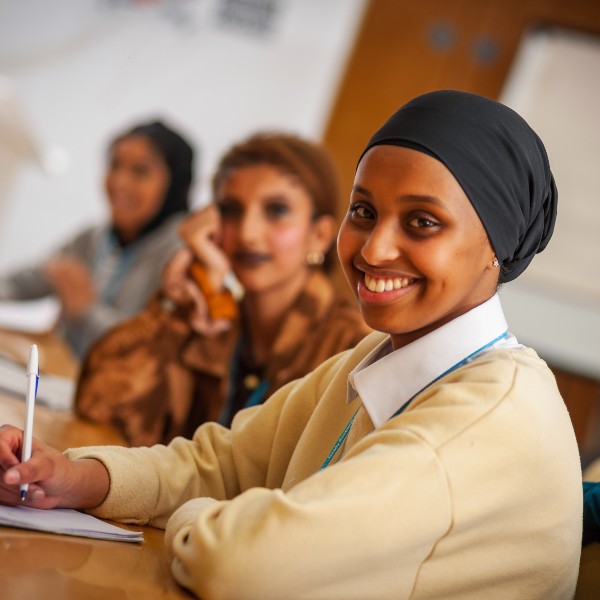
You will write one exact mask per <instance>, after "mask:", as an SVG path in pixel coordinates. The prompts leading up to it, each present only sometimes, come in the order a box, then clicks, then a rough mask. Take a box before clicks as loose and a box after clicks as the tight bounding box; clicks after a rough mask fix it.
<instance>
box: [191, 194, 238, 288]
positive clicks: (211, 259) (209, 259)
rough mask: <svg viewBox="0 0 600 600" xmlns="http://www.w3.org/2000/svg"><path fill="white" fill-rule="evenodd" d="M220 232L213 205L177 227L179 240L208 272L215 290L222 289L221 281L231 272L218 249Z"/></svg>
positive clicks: (217, 213)
mask: <svg viewBox="0 0 600 600" xmlns="http://www.w3.org/2000/svg"><path fill="white" fill-rule="evenodd" d="M220 232H221V217H220V215H219V211H218V210H217V207H216V206H215V205H214V204H209V205H208V206H207V207H206V208H203V209H202V210H198V211H196V212H194V213H192V214H191V215H190V216H189V217H187V218H186V219H185V220H184V221H183V223H182V224H181V225H180V227H179V235H180V237H181V239H182V240H183V241H184V242H185V244H186V245H187V247H188V248H189V249H190V250H191V251H192V253H193V255H194V258H195V259H196V260H197V261H198V262H199V263H200V264H201V265H202V266H203V267H204V268H205V269H206V270H207V271H208V275H209V278H210V282H211V285H212V287H213V289H215V290H221V289H222V288H223V280H224V279H225V276H226V275H227V273H229V271H231V264H230V263H229V260H228V258H227V256H226V255H225V253H224V252H223V250H222V249H221V248H220V247H219V239H220Z"/></svg>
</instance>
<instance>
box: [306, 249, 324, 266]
mask: <svg viewBox="0 0 600 600" xmlns="http://www.w3.org/2000/svg"><path fill="white" fill-rule="evenodd" d="M324 261H325V255H324V254H323V253H322V252H309V253H308V254H307V255H306V264H307V265H310V266H311V267H318V266H319V265H322V264H323V262H324Z"/></svg>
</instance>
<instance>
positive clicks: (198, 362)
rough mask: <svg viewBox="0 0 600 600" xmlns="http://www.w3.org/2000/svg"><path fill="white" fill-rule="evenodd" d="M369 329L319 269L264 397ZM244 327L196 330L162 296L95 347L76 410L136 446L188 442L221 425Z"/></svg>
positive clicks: (284, 330) (280, 339) (273, 355)
mask: <svg viewBox="0 0 600 600" xmlns="http://www.w3.org/2000/svg"><path fill="white" fill-rule="evenodd" d="M369 331H370V329H369V328H368V327H367V326H366V325H365V323H364V321H363V320H362V318H361V316H360V312H359V311H358V309H357V308H356V306H355V305H354V303H353V302H352V301H349V300H347V299H345V298H342V297H341V296H339V295H338V294H337V293H336V292H335V289H334V287H333V284H332V282H331V281H330V280H329V279H328V278H327V277H326V276H325V275H324V274H323V273H321V272H319V271H315V272H313V273H312V274H311V276H310V277H309V279H308V281H307V285H306V288H305V289H304V291H303V292H302V293H301V294H300V295H299V297H298V298H297V300H296V302H295V304H294V305H293V307H292V308H291V309H290V311H289V312H288V314H287V315H286V318H285V320H284V322H283V324H282V326H281V328H280V330H279V333H278V335H277V337H276V339H275V342H274V344H273V346H272V348H271V352H270V356H269V360H268V362H267V366H266V372H265V374H264V380H266V381H268V382H269V388H268V392H267V394H268V395H270V394H272V393H273V392H274V391H275V390H277V389H278V388H280V387H281V386H282V385H284V384H285V383H288V382H289V381H292V380H294V379H297V378H299V377H302V376H304V375H305V374H306V373H308V372H310V371H312V370H313V369H314V368H316V367H317V366H318V365H319V364H321V363H322V362H323V361H324V360H325V359H327V358H329V357H330V356H333V355H334V354H337V353H338V352H341V351H342V350H346V349H348V348H352V347H353V346H354V345H355V344H356V343H358V341H360V340H361V339H362V338H363V337H364V336H365V335H366V334H367V333H368V332H369ZM240 336H241V323H239V322H236V324H235V326H234V327H233V328H232V329H231V330H229V331H227V332H225V333H222V334H220V335H218V336H215V337H206V336H201V335H198V334H197V333H195V332H194V331H193V330H192V329H191V328H190V326H189V325H188V323H187V320H186V316H185V314H184V313H181V312H174V313H173V312H169V311H168V310H166V309H165V307H164V303H163V302H162V301H161V298H160V296H157V297H155V298H153V299H152V300H151V301H150V303H149V304H148V306H147V307H146V309H144V310H143V311H142V312H141V313H139V314H138V315H137V316H135V317H133V318H131V319H129V320H128V321H126V322H124V323H122V324H120V325H117V326H116V327H115V328H114V329H112V330H110V331H109V332H108V333H107V334H106V335H105V336H104V337H102V338H101V339H100V340H99V341H98V342H96V343H95V344H94V345H93V346H92V348H91V349H90V352H89V353H88V355H87V357H86V359H85V361H84V363H83V365H82V369H81V372H80V376H79V380H78V384H77V391H76V395H75V408H76V412H77V413H78V414H79V415H80V416H82V417H84V418H87V419H90V420H93V421H96V422H101V423H110V424H112V425H114V426H116V427H117V428H118V429H119V430H120V431H121V433H122V434H123V435H124V437H125V439H126V440H127V442H128V443H129V444H131V445H132V446H145V445H152V444H155V443H167V442H169V441H170V440H171V439H172V438H173V437H175V436H177V435H183V436H185V437H191V436H192V434H193V432H194V431H195V430H196V428H197V427H198V426H199V425H201V424H202V423H203V422H205V421H209V420H210V421H214V420H217V419H218V417H219V415H220V413H221V411H222V410H223V407H224V403H225V399H226V397H227V394H228V392H229V388H230V373H231V367H232V361H233V360H234V353H235V349H236V346H237V344H238V342H239V340H240Z"/></svg>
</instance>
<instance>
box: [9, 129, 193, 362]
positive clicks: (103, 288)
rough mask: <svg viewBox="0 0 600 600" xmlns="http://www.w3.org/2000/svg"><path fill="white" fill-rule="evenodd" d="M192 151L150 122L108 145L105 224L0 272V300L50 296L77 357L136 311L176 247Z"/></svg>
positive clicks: (173, 134)
mask: <svg viewBox="0 0 600 600" xmlns="http://www.w3.org/2000/svg"><path fill="white" fill-rule="evenodd" d="M193 158H194V151H193V149H192V147H191V146H190V144H189V143H188V142H187V141H186V140H185V139H184V138H183V137H181V135H179V134H178V133H176V132H175V131H173V130H172V129H170V128H169V127H167V126H166V125H165V124H163V123H161V122H159V121H155V122H150V123H144V124H140V125H136V126H134V127H133V128H131V129H130V130H128V131H126V132H123V133H121V134H119V135H117V136H116V137H115V138H114V140H113V141H112V143H111V144H110V147H109V151H108V161H107V165H106V173H105V191H106V196H107V199H108V205H109V213H110V218H109V222H108V223H105V224H101V225H96V226H92V227H89V228H87V229H85V230H84V231H82V232H81V233H79V235H77V236H76V237H75V238H74V239H72V240H70V241H68V242H67V243H65V244H64V245H62V246H61V247H60V248H58V249H57V250H56V251H55V252H54V253H53V254H52V255H51V256H50V257H49V258H48V259H46V260H43V261H41V262H39V263H38V264H35V265H32V266H30V267H28V268H24V269H21V270H18V271H16V272H13V273H10V274H8V275H6V276H4V277H2V278H0V299H3V300H31V299H35V298H42V297H45V296H49V295H55V296H56V297H57V298H58V300H59V301H60V305H61V315H60V320H59V324H58V329H59V332H60V333H61V334H62V335H64V336H65V338H66V340H67V342H68V343H69V345H70V347H71V348H72V350H73V352H74V353H75V355H76V356H78V357H81V356H83V355H84V353H85V352H86V350H87V348H88V346H89V345H90V343H92V342H93V341H94V340H95V339H97V338H98V337H99V336H100V335H102V333H104V332H105V331H106V330H107V329H108V328H110V327H112V326H114V325H116V324H117V323H118V322H119V321H121V320H123V319H125V318H126V317H128V316H131V315H132V314H134V313H136V312H137V311H139V310H140V309H141V308H142V307H143V306H144V305H145V304H146V302H147V301H148V299H149V297H150V296H151V295H152V294H153V293H154V292H155V291H156V288H157V287H158V285H159V282H160V275H161V271H162V268H163V266H164V264H165V262H166V260H167V259H168V258H169V257H170V256H171V254H172V253H173V252H174V250H175V249H176V248H177V247H178V246H179V238H178V235H177V228H178V226H179V224H180V222H181V220H182V219H183V217H184V216H185V214H186V213H187V211H188V198H189V193H190V188H191V185H192V181H193V166H192V165H193Z"/></svg>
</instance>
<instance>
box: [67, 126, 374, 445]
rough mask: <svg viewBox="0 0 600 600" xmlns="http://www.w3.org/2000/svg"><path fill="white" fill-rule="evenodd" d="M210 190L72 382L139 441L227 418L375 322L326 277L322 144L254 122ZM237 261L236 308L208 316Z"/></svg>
mask: <svg viewBox="0 0 600 600" xmlns="http://www.w3.org/2000/svg"><path fill="white" fill-rule="evenodd" d="M213 198H214V202H213V203H211V204H210V205H209V206H208V207H207V208H205V209H203V210H200V211H198V212H197V213H194V214H192V215H190V216H189V217H188V218H187V219H186V220H185V222H184V223H183V224H182V225H181V228H180V234H181V237H182V238H183V240H184V242H185V247H184V248H183V249H181V250H180V251H179V252H178V253H177V254H176V255H175V256H174V257H173V259H172V260H171V261H170V262H169V264H168V266H167V268H166V270H165V273H164V277H163V288H162V291H161V293H160V295H159V297H157V298H155V299H153V301H152V302H151V303H150V304H149V306H148V307H147V308H146V310H144V311H143V312H141V313H140V314H139V315H137V316H136V317H134V318H132V319H131V320H129V321H127V322H125V323H123V324H121V325H120V326H119V327H117V328H115V329H114V330H112V331H110V332H109V333H108V334H107V335H106V336H105V337H104V338H103V339H101V340H100V341H99V342H98V343H97V344H96V345H95V346H94V347H93V348H92V349H91V351H90V353H89V356H88V357H87V358H86V361H85V363H84V365H83V368H82V371H81V376H80V380H79V385H78V389H77V394H76V407H77V411H78V413H79V414H80V415H81V416H84V417H86V418H88V419H91V420H95V421H101V422H110V423H113V424H114V425H116V426H117V427H118V428H119V429H120V430H121V431H122V432H123V434H124V436H125V437H126V439H127V441H128V442H129V443H130V444H132V445H134V446H140V445H151V444H154V443H157V442H163V443H166V442H168V441H170V440H171V439H172V438H173V437H175V436H176V435H184V436H186V437H191V436H192V435H193V433H194V431H195V430H196V428H197V427H198V425H200V424H201V423H203V422H205V421H207V420H211V421H214V420H218V421H220V422H221V423H223V424H227V425H228V424H230V423H231V420H232V418H233V416H234V415H235V414H236V413H237V411H238V410H240V409H241V408H244V407H246V406H251V405H255V404H260V403H261V402H262V401H263V400H264V399H265V398H266V397H267V396H268V395H269V394H272V393H273V392H274V391H275V390H277V389H278V388H280V387H281V386H282V385H284V384H285V383H287V382H288V381H291V380H292V379H296V378H299V377H302V376H304V375H305V374H306V373H308V372H309V371H311V370H312V369H314V368H315V367H317V366H318V365H319V364H320V363H321V362H323V361H324V360H325V359H327V358H329V357H330V356H332V355H333V354H336V353H337V352H340V351H342V350H346V349H348V348H351V347H353V346H354V345H355V344H356V343H357V342H358V341H359V340H360V339H362V338H363V337H364V336H365V335H366V333H367V332H368V331H369V329H368V328H367V326H366V325H365V324H364V322H363V321H362V319H361V317H360V313H359V312H358V310H357V308H356V306H354V305H353V303H351V302H349V301H348V300H347V299H344V298H342V297H340V296H339V295H338V294H337V293H336V292H335V290H334V288H333V284H332V282H331V281H330V280H329V278H328V275H327V270H328V268H329V266H330V263H331V260H332V257H331V248H332V246H333V241H334V238H335V233H336V223H335V215H336V210H337V200H338V188H337V180H336V177H335V172H334V170H333V166H332V164H331V161H330V159H329V157H328V156H327V154H326V153H325V151H324V150H323V149H322V148H320V147H319V146H318V145H316V144H313V143H311V142H308V141H306V140H303V139H301V138H299V137H297V136H294V135H289V134H281V133H276V134H275V133H273V134H257V135H254V136H251V137H250V138H248V139H246V140H243V141H241V142H240V143H238V144H236V145H235V146H234V147H233V148H231V149H230V150H229V151H228V152H227V153H226V154H225V155H224V156H223V158H222V160H221V161H220V163H219V165H218V167H217V170H216V173H215V175H214V178H213ZM197 265H200V266H201V268H202V269H203V270H204V272H205V275H206V279H207V280H208V284H209V285H208V288H209V289H208V291H207V290H205V291H204V293H208V294H209V295H211V296H215V295H217V296H224V295H225V294H227V291H226V290H225V285H226V282H227V280H228V278H230V276H231V273H233V274H235V277H236V278H237V281H238V283H239V284H241V286H242V287H243V290H244V296H243V299H241V300H240V301H239V304H238V307H237V310H236V311H235V312H237V316H236V315H235V314H234V313H233V312H232V314H230V315H226V317H225V318H223V317H219V316H218V315H217V316H211V315H210V313H209V311H208V309H207V299H206V297H205V296H204V294H203V292H202V291H201V290H200V289H199V287H198V285H197V284H196V283H195V282H194V281H193V277H192V275H191V271H190V269H191V268H192V267H193V266H194V267H195V266H197Z"/></svg>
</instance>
